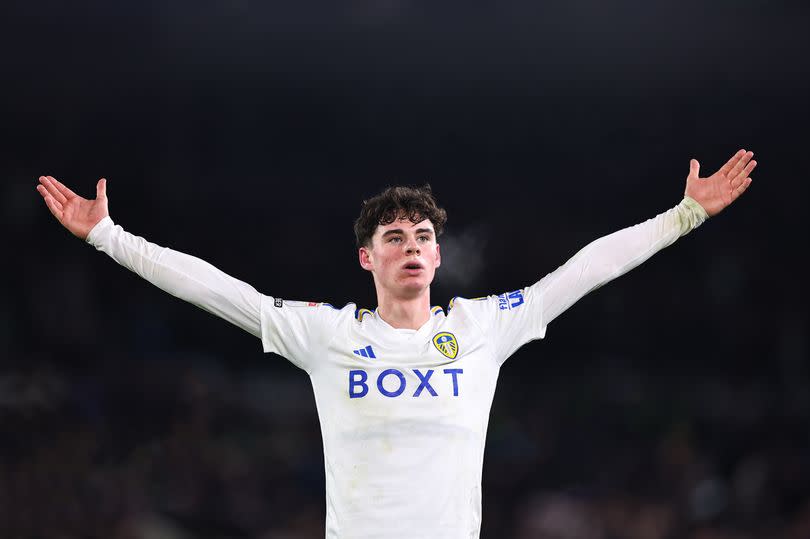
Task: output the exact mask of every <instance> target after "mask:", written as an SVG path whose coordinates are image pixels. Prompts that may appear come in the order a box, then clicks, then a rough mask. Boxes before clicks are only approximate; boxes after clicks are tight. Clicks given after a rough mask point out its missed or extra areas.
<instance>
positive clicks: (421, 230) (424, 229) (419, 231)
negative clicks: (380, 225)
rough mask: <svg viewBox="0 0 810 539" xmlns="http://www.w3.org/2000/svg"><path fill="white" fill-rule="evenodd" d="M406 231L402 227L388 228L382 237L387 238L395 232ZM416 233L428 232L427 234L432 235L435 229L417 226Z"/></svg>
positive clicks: (401, 232)
mask: <svg viewBox="0 0 810 539" xmlns="http://www.w3.org/2000/svg"><path fill="white" fill-rule="evenodd" d="M404 233H405V231H404V230H402V229H401V228H394V229H392V230H386V231H385V232H383V235H382V237H383V238H385V237H386V236H391V235H393V234H404ZM416 233H417V234H426V233H427V234H431V235H432V234H433V229H430V228H417V229H416Z"/></svg>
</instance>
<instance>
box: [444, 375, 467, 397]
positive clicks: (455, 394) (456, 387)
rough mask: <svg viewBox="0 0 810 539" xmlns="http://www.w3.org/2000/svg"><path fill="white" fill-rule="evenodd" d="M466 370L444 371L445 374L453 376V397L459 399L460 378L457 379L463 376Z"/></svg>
mask: <svg viewBox="0 0 810 539" xmlns="http://www.w3.org/2000/svg"><path fill="white" fill-rule="evenodd" d="M463 372H464V369H444V374H450V375H452V376H453V396H454V397H458V378H457V377H456V375H457V374H462V373H463Z"/></svg>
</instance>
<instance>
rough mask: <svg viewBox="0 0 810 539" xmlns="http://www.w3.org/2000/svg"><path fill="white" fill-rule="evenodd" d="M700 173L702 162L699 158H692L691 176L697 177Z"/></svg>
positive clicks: (690, 165)
mask: <svg viewBox="0 0 810 539" xmlns="http://www.w3.org/2000/svg"><path fill="white" fill-rule="evenodd" d="M698 174H700V163H698V160H697V159H692V160H690V161H689V177H690V178H697V177H698Z"/></svg>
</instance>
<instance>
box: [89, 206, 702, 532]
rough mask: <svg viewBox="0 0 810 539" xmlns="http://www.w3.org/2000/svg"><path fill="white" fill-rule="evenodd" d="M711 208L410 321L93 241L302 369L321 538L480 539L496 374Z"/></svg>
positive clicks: (112, 240) (168, 255) (661, 218)
mask: <svg viewBox="0 0 810 539" xmlns="http://www.w3.org/2000/svg"><path fill="white" fill-rule="evenodd" d="M706 218H707V215H706V213H705V211H704V210H703V208H702V207H701V206H700V205H699V204H698V203H697V202H695V201H694V200H692V199H691V198H688V197H687V198H684V200H683V201H682V202H681V203H680V204H679V205H678V206H676V207H674V208H672V209H670V210H668V211H666V212H664V213H661V214H659V215H658V216H656V217H654V218H652V219H649V220H647V221H645V222H643V223H641V224H638V225H635V226H632V227H628V228H625V229H622V230H619V231H618V232H615V233H613V234H610V235H608V236H605V237H603V238H599V239H598V240H595V241H594V242H592V243H590V244H588V245H587V246H586V247H584V248H583V249H581V250H580V251H579V252H577V253H576V254H575V255H574V256H573V257H572V258H571V259H570V260H569V261H568V262H566V263H565V264H564V265H562V266H560V267H559V268H557V269H556V270H555V271H553V272H552V273H550V274H548V275H546V276H545V277H544V278H543V279H541V280H540V281H538V282H537V283H535V284H534V285H532V286H529V287H526V288H523V289H519V290H514V291H512V292H507V293H504V294H500V295H492V296H487V297H484V298H478V299H456V300H454V301H453V302H451V305H450V307H449V308H448V309H449V312H447V313H445V312H444V311H443V310H442V309H441V308H438V307H434V308H433V309H432V311H431V312H432V316H431V317H430V320H429V321H428V322H427V323H425V324H424V325H423V326H422V327H421V328H419V329H418V330H408V329H396V328H393V327H391V326H390V325H388V324H387V323H386V322H385V321H384V320H382V319H381V318H380V317H379V316H378V315H377V314H376V313H375V312H371V311H368V310H365V309H357V308H356V307H355V306H354V304H349V305H347V306H346V307H344V308H342V309H336V308H334V307H332V306H331V305H329V304H327V303H308V302H297V301H288V300H284V299H280V298H274V297H270V296H266V295H263V294H260V293H259V292H257V291H256V290H255V289H254V288H253V287H251V286H250V285H248V284H246V283H244V282H242V281H239V280H237V279H234V278H233V277H230V276H228V275H227V274H225V273H223V272H221V271H220V270H218V269H216V268H214V267H213V266H211V265H210V264H208V263H206V262H204V261H202V260H200V259H198V258H195V257H193V256H189V255H186V254H183V253H179V252H177V251H173V250H171V249H167V248H165V247H159V246H157V245H155V244H152V243H149V242H147V241H146V240H145V239H143V238H140V237H137V236H133V235H132V234H129V233H127V232H125V231H124V230H123V229H122V228H121V227H120V226H117V225H114V223H113V222H112V220H111V219H110V218H109V217H106V218H105V219H103V220H102V221H101V222H99V223H98V224H97V225H96V226H95V227H94V228H93V230H92V231H91V232H90V235H89V236H88V238H87V241H88V242H89V243H91V244H92V245H94V246H95V247H96V248H97V249H99V250H101V251H104V252H106V253H108V254H109V255H110V256H111V257H112V258H114V259H115V260H116V261H117V262H118V263H120V264H122V265H124V266H126V267H127V268H129V269H131V270H133V271H135V272H136V273H138V274H139V275H141V276H142V277H144V278H146V279H148V280H149V281H150V282H152V283H154V284H155V285H157V286H159V287H160V288H162V289H163V290H166V291H167V292H169V293H171V294H173V295H175V296H178V297H180V298H182V299H185V300H187V301H190V302H192V303H194V304H195V305H197V306H199V307H201V308H203V309H205V310H207V311H209V312H211V313H214V314H216V315H218V316H220V317H222V318H224V319H226V320H228V321H230V322H232V323H234V324H236V325H238V326H239V327H242V328H243V329H245V330H246V331H248V332H250V333H251V334H253V335H255V336H257V337H260V338H261V341H262V346H263V349H264V351H265V352H274V353H276V354H279V355H281V356H283V357H285V358H287V359H289V360H290V361H291V362H292V363H294V364H295V365H297V366H298V367H300V368H301V369H303V370H304V371H306V372H307V374H308V375H309V377H310V380H311V382H312V387H313V390H314V394H315V401H316V404H317V408H318V415H319V418H320V423H321V431H322V435H323V445H324V459H325V467H326V537H327V538H330V539H331V538H372V537H374V538H377V537H381V536H385V537H389V538H395V539H399V538H401V539H416V538H426V539H427V538H430V539H440V538H447V539H450V538H454V539H458V538H466V539H469V538H475V537H478V535H479V531H480V526H481V471H482V464H483V455H484V441H485V438H486V431H487V424H488V420H489V411H490V407H491V404H492V398H493V395H494V393H495V384H496V381H497V378H498V371H499V369H500V367H501V365H502V364H503V362H504V361H505V360H506V359H507V358H508V357H509V356H510V355H511V354H512V353H514V352H515V350H517V349H518V348H519V347H521V346H522V345H523V344H525V343H527V342H529V341H531V340H535V339H539V338H542V337H544V336H545V333H546V327H547V326H548V324H549V323H550V322H551V321H552V320H553V319H554V318H555V317H556V316H558V315H559V314H560V313H562V312H563V311H564V310H565V309H567V308H568V307H570V306H571V305H572V304H573V303H574V302H575V301H577V300H578V299H579V298H581V297H582V296H584V295H585V294H587V293H588V292H590V291H591V290H594V289H596V288H598V287H600V286H602V285H603V284H605V283H607V282H608V281H610V280H612V279H614V278H615V277H618V276H619V275H622V274H623V273H625V272H627V271H629V270H630V269H632V268H634V267H635V266H637V265H639V264H640V263H641V262H643V261H644V260H646V259H648V258H649V257H650V256H652V255H653V254H654V253H655V252H657V251H658V250H660V249H662V248H664V247H666V246H667V245H670V244H672V243H673V242H674V241H675V240H676V239H677V238H678V237H680V236H682V235H684V234H686V233H688V232H689V231H690V230H693V229H694V228H696V227H697V226H699V225H700V224H701V223H702V222H703V221H704V220H705V219H706Z"/></svg>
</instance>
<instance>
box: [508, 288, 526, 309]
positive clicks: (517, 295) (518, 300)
mask: <svg viewBox="0 0 810 539" xmlns="http://www.w3.org/2000/svg"><path fill="white" fill-rule="evenodd" d="M509 299H510V300H515V301H514V302H510V303H509V306H510V307H511V308H512V309H514V308H515V307H518V306H519V305H523V292H522V291H520V290H515V291H514V292H509Z"/></svg>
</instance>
